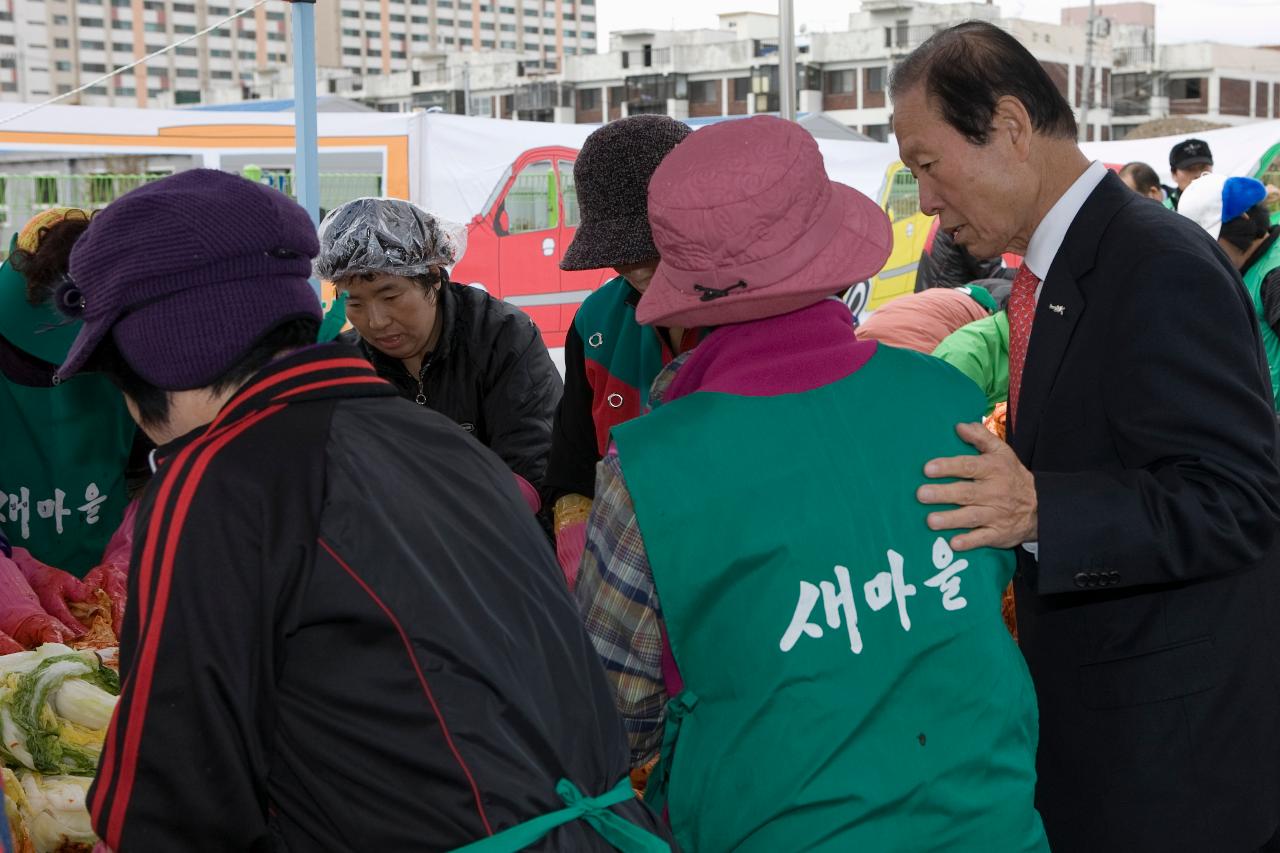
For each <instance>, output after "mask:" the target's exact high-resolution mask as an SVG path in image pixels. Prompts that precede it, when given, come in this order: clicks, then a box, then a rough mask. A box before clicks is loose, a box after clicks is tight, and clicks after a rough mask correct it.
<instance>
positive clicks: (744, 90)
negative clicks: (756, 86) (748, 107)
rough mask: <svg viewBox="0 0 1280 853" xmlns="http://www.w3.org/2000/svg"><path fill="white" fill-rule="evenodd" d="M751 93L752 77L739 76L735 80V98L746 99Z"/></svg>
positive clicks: (737, 99) (736, 99)
mask: <svg viewBox="0 0 1280 853" xmlns="http://www.w3.org/2000/svg"><path fill="white" fill-rule="evenodd" d="M750 95H751V78H750V77H737V78H735V79H734V81H733V99H734V100H735V101H745V100H746V99H747V98H748V97H750Z"/></svg>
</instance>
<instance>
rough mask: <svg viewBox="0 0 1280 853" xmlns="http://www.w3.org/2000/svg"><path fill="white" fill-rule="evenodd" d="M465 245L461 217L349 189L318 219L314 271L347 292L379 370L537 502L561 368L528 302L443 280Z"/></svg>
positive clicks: (364, 345) (363, 344)
mask: <svg viewBox="0 0 1280 853" xmlns="http://www.w3.org/2000/svg"><path fill="white" fill-rule="evenodd" d="M465 249H466V231H465V229H464V228H462V227H461V226H456V225H452V224H450V223H448V222H445V221H443V220H441V219H438V218H437V217H435V216H432V215H431V214H429V213H427V212H426V211H424V210H422V209H421V208H419V207H417V206H416V205H413V204H411V203H409V202H407V201H401V200H399V199H377V198H363V199H357V200H355V201H352V202H348V203H347V204H344V205H342V206H341V207H339V208H337V209H336V210H334V211H333V212H331V213H330V214H329V215H328V216H327V217H326V218H325V221H324V223H323V224H322V225H321V226H320V257H319V258H318V259H317V261H316V274H317V275H319V276H320V277H322V278H324V279H327V280H329V281H332V282H333V283H334V284H335V286H336V287H337V288H338V291H339V292H342V293H346V295H347V317H348V319H350V321H351V324H352V325H353V326H355V330H354V331H355V332H356V333H358V337H357V336H356V335H351V336H350V337H351V339H352V342H353V343H357V344H358V345H359V347H360V348H361V350H362V351H363V352H364V354H365V356H366V357H367V358H368V359H369V360H370V361H371V362H372V363H373V365H374V367H375V368H376V370H377V371H378V374H379V375H380V376H381V377H382V378H384V379H386V380H388V381H389V382H391V383H392V384H393V385H395V386H396V388H398V389H399V391H400V394H401V396H403V397H404V398H405V399H407V400H412V401H413V402H415V403H417V404H418V405H420V406H429V407H430V408H432V409H435V410H436V411H438V412H440V413H441V414H444V415H446V416H447V417H449V418H451V419H452V420H453V421H455V422H457V423H458V424H459V425H460V426H461V427H462V428H463V429H464V430H466V431H467V432H469V433H471V434H472V435H474V436H475V437H476V438H477V439H479V440H480V441H481V442H482V443H483V444H485V445H486V446H488V447H489V448H490V449H491V450H493V451H494V453H496V454H498V456H499V457H501V458H502V460H503V461H504V462H505V463H506V464H507V466H508V467H509V468H510V469H511V470H512V471H513V472H515V473H516V474H517V475H518V476H519V477H521V478H523V479H524V480H525V481H526V482H527V483H528V484H530V485H531V486H532V487H533V489H525V492H526V496H527V497H531V498H534V499H533V500H531V503H535V502H536V498H535V496H534V494H533V492H534V489H536V488H538V487H540V486H541V483H542V478H543V475H544V474H545V473H546V468H547V454H548V451H549V450H550V447H551V420H552V416H553V414H554V413H555V407H556V404H557V403H558V402H559V400H560V393H561V390H562V388H563V385H562V382H561V379H560V374H559V372H557V370H556V368H555V365H554V364H553V363H552V361H551V357H550V355H548V353H547V348H546V345H545V344H544V343H543V342H542V337H541V335H540V334H539V333H538V329H537V327H536V326H534V324H533V321H532V320H530V319H529V317H528V316H527V315H526V314H524V313H523V312H522V311H520V310H519V309H518V308H515V307H512V306H510V305H508V304H506V303H504V302H501V301H500V300H497V299H494V298H493V297H491V296H489V294H487V293H485V292H484V291H482V290H480V289H478V288H474V287H470V286H467V285H461V284H456V283H454V282H452V281H450V280H449V275H448V271H447V268H448V267H450V266H453V265H454V264H456V263H457V262H458V260H459V259H461V257H462V254H463V252H464V251H465ZM522 488H523V486H522Z"/></svg>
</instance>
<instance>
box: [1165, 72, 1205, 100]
mask: <svg viewBox="0 0 1280 853" xmlns="http://www.w3.org/2000/svg"><path fill="white" fill-rule="evenodd" d="M1202 92H1203V90H1202V89H1201V87H1200V78H1198V77H1195V78H1188V79H1183V80H1170V81H1169V98H1170V99H1171V100H1175V101H1198V100H1200V99H1201V98H1202V97H1203V95H1202Z"/></svg>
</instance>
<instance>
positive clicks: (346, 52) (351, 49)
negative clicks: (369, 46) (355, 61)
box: [342, 47, 361, 56]
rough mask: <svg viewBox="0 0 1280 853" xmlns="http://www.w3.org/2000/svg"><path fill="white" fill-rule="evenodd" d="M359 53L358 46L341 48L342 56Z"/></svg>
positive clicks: (357, 54)
mask: <svg viewBox="0 0 1280 853" xmlns="http://www.w3.org/2000/svg"><path fill="white" fill-rule="evenodd" d="M360 54H361V50H360V48H358V47H344V48H343V49H342V55H343V56H359V55H360Z"/></svg>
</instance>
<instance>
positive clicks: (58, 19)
mask: <svg viewBox="0 0 1280 853" xmlns="http://www.w3.org/2000/svg"><path fill="white" fill-rule="evenodd" d="M12 20H13V15H11V14H9V13H8V12H4V13H2V16H0V21H12ZM66 23H67V16H66V15H54V16H53V25H54V26H55V27H56V26H58V25H60V24H61V25H65V24H66Z"/></svg>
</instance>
